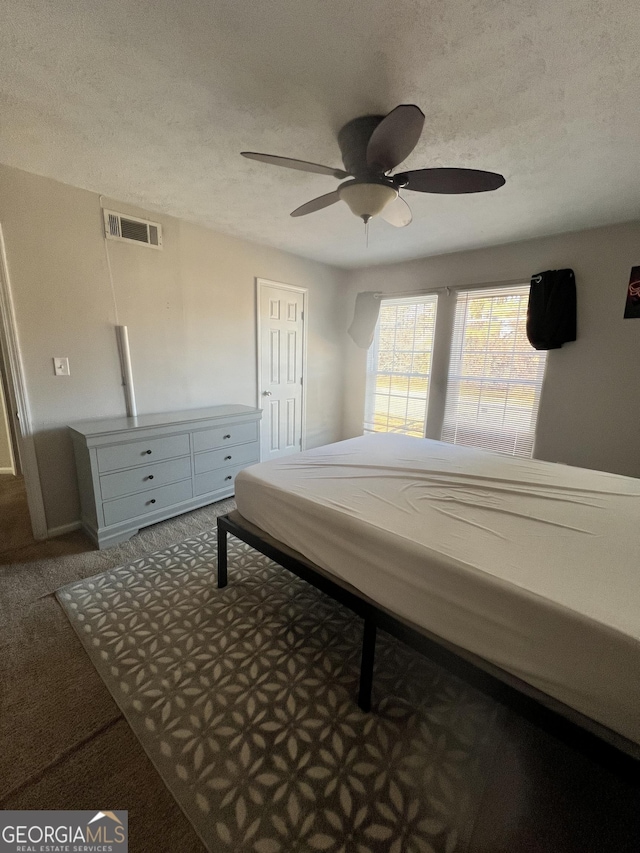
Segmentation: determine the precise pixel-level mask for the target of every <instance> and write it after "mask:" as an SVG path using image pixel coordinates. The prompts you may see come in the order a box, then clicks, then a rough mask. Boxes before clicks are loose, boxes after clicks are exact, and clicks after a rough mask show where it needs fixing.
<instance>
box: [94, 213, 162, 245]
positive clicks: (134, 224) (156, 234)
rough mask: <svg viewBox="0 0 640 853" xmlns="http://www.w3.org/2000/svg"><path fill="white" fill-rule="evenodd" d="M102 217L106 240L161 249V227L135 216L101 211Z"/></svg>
mask: <svg viewBox="0 0 640 853" xmlns="http://www.w3.org/2000/svg"><path fill="white" fill-rule="evenodd" d="M102 213H103V215H104V236H105V237H106V239H107V240H123V241H124V242H125V243H138V244H142V245H143V246H149V247H150V248H152V249H161V248H162V226H161V225H160V224H159V223H157V222H149V221H148V220H147V219H138V218H137V217H136V216H123V215H122V214H121V213H115V212H114V211H113V210H104V209H103V211H102Z"/></svg>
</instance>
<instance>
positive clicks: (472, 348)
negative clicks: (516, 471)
mask: <svg viewBox="0 0 640 853" xmlns="http://www.w3.org/2000/svg"><path fill="white" fill-rule="evenodd" d="M528 299H529V287H528V285H523V286H521V287H503V288H496V289H492V290H484V289H483V290H469V291H460V292H459V293H458V294H457V298H456V313H455V321H454V328H453V336H452V342H451V356H450V362H449V379H448V384H447V399H446V405H445V414H444V425H443V429H442V440H443V441H449V442H451V443H452V444H464V445H468V446H472V447H482V448H485V449H487V450H498V451H500V452H502V453H508V454H511V455H512V456H527V457H530V456H532V454H533V443H534V438H535V425H536V419H537V415H538V404H539V401H540V390H541V387H542V380H543V376H544V368H545V360H546V354H545V353H544V352H538V351H536V350H534V349H533V348H532V347H531V344H530V343H529V341H528V340H527V336H526V317H527V303H528Z"/></svg>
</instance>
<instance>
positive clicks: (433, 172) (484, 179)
mask: <svg viewBox="0 0 640 853" xmlns="http://www.w3.org/2000/svg"><path fill="white" fill-rule="evenodd" d="M393 177H394V180H396V181H397V182H398V183H399V185H400V186H401V187H402V186H403V187H404V188H405V189H407V190H413V191H414V192H418V193H444V194H447V195H454V194H456V193H486V192H490V191H491V190H497V189H499V188H500V187H501V186H503V185H504V183H505V179H504V177H503V176H502V175H499V174H498V173H497V172H483V171H481V170H479V169H415V170H414V171H413V172H404V174H400V175H394V176H393Z"/></svg>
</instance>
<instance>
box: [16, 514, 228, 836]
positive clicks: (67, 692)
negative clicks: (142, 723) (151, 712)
mask: <svg viewBox="0 0 640 853" xmlns="http://www.w3.org/2000/svg"><path fill="white" fill-rule="evenodd" d="M233 506H234V504H233V502H232V501H221V502H220V503H218V504H212V505H211V506H208V507H204V508H202V509H199V510H196V511H194V512H191V513H188V514H186V515H183V516H180V517H178V518H175V519H171V520H169V521H166V522H162V523H161V524H157V525H154V526H153V527H149V528H146V529H144V530H143V531H141V532H140V534H138V535H137V536H135V537H134V538H133V539H132V540H130V541H129V542H125V543H123V544H122V545H119V546H116V547H115V548H110V549H108V550H106V551H97V550H95V549H94V548H93V546H92V545H91V543H90V542H89V540H88V539H87V538H86V537H85V536H84V534H82V533H81V532H77V533H73V534H70V535H67V536H64V537H59V538H57V539H52V540H49V541H47V542H42V543H36V542H34V541H33V540H31V541H30V542H27V543H26V544H25V545H23V546H22V547H19V548H16V549H13V550H12V551H8V550H7V551H5V552H4V554H3V557H4V561H5V565H2V566H0V747H1V748H0V808H2V809H13V808H15V809H18V808H19V809H58V808H74V809H84V808H87V809H92V808H93V807H94V805H95V803H96V802H101V803H105V802H107V803H110V805H109V808H118V809H120V808H122V809H128V810H129V826H130V834H131V849H132V851H136V853H138V851H140V853H146V851H154V853H156V851H167V853H173V851H178V850H179V851H184V853H203V851H204V847H203V846H202V843H201V842H200V840H199V839H198V837H197V835H196V834H195V832H194V831H193V828H192V827H191V824H190V823H189V822H188V821H187V819H186V818H185V817H184V815H183V814H182V812H181V810H180V808H179V807H178V805H177V804H176V803H175V801H174V799H173V797H172V796H171V794H169V792H168V791H167V789H166V787H165V785H164V784H163V782H162V780H161V779H160V777H159V776H158V774H157V773H156V771H155V770H154V768H153V766H152V764H151V762H150V761H149V760H148V759H147V757H146V755H145V753H144V750H143V749H142V747H141V746H140V744H139V742H138V741H137V739H136V738H135V736H134V735H133V734H132V732H131V730H130V728H129V726H128V724H127V723H126V722H125V721H124V720H123V718H122V714H121V712H120V710H119V708H118V706H117V705H116V703H115V702H114V701H113V699H112V698H111V696H110V694H109V692H108V691H107V690H106V688H105V686H104V684H103V682H102V680H101V679H100V677H99V676H98V674H97V672H96V671H95V668H94V667H93V665H92V664H91V661H90V660H89V658H88V657H87V656H86V654H85V653H84V651H83V649H82V647H81V645H80V644H79V643H78V640H77V637H76V635H75V633H74V631H73V629H72V628H71V625H70V624H69V622H68V620H67V618H66V617H65V615H64V613H63V611H62V610H61V609H60V606H59V604H58V602H57V601H56V599H55V590H56V589H58V588H59V587H60V586H63V585H64V584H67V583H69V582H71V581H73V580H76V579H79V578H84V577H88V576H91V575H94V574H96V573H97V572H101V571H105V570H106V569H108V568H111V567H115V566H119V565H122V564H123V563H128V562H130V561H131V560H134V559H136V558H137V557H140V556H141V555H144V554H146V553H152V552H154V551H158V550H161V549H163V548H166V547H168V546H170V545H172V544H174V543H176V542H180V541H182V540H184V539H186V538H188V537H189V536H193V535H194V534H197V533H200V532H202V531H204V530H211V529H212V528H213V527H214V525H215V519H216V516H217V515H219V514H222V513H225V512H229V510H230V509H231V508H233ZM96 808H101V806H96Z"/></svg>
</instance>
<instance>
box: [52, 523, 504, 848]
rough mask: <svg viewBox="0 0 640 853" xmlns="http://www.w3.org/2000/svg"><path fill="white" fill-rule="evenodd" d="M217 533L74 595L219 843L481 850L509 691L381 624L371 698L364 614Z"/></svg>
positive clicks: (134, 712) (122, 697)
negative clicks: (222, 555) (365, 696)
mask: <svg viewBox="0 0 640 853" xmlns="http://www.w3.org/2000/svg"><path fill="white" fill-rule="evenodd" d="M215 555H216V534H215V532H207V533H204V534H201V535H199V536H196V537H194V538H192V539H189V540H187V541H186V542H182V543H180V544H179V545H175V546H173V547H171V548H167V549H166V550H165V551H162V552H159V553H156V554H152V555H148V556H145V557H143V558H141V559H139V560H136V561H135V562H133V563H131V564H130V565H128V566H122V567H120V568H117V569H113V570H111V571H107V572H105V573H104V574H102V575H99V576H97V577H94V578H89V579H86V580H82V581H77V582H74V583H72V584H70V585H68V586H66V587H63V588H62V589H61V590H58V592H57V596H58V600H59V602H60V604H61V605H62V607H63V608H64V610H65V612H66V613H67V615H68V617H69V619H70V621H71V623H72V625H73V627H74V629H75V630H76V632H77V633H78V636H79V637H80V639H81V641H82V643H83V645H84V647H85V649H86V651H87V652H88V654H89V656H90V657H91V660H92V661H93V663H94V665H95V666H96V669H97V670H98V672H99V673H100V675H101V677H102V678H103V680H104V682H105V684H106V685H107V687H108V688H109V690H110V691H111V693H112V695H113V696H114V698H115V700H116V702H117V703H118V705H119V706H120V708H121V709H122V711H123V713H124V715H125V717H126V719H127V721H128V722H129V724H130V726H131V727H132V729H133V731H134V732H135V734H136V735H137V737H138V738H139V739H140V741H141V742H142V744H143V746H144V748H145V750H146V752H147V754H148V755H149V757H150V758H151V760H152V761H153V763H154V765H155V767H156V768H157V770H158V772H159V773H160V775H161V776H162V778H163V780H164V782H165V784H166V785H167V787H168V788H169V790H170V791H171V792H172V794H173V795H174V797H175V798H176V800H177V801H178V803H179V804H180V806H181V807H182V809H183V810H184V812H185V813H186V815H187V816H188V817H189V819H190V820H191V822H192V823H193V825H194V827H195V828H196V830H197V832H198V833H199V835H200V837H201V838H202V840H203V842H204V844H205V846H206V847H207V848H208V849H209V850H211V851H255V853H294V852H295V851H331V853H340V851H342V853H352V851H353V853H356V851H357V853H382V851H384V853H413V851H415V853H457V852H458V851H464V850H465V849H466V846H467V845H466V842H467V840H468V839H467V833H468V829H469V826H470V820H471V818H472V816H473V814H474V811H475V809H476V808H477V804H478V798H479V792H480V790H481V785H480V779H481V775H482V769H483V766H485V764H486V762H487V761H489V759H490V743H491V741H492V737H491V735H492V732H493V729H494V726H495V722H496V715H497V706H496V705H495V704H494V703H493V702H491V701H490V700H488V699H486V698H485V697H483V696H482V695H481V694H479V693H477V692H475V691H473V690H471V689H470V688H468V687H466V686H465V685H464V684H463V683H462V682H460V681H459V680H457V679H456V678H454V677H452V676H451V675H449V674H447V673H445V672H444V671H443V670H441V669H439V668H438V667H436V666H434V665H432V664H430V663H429V662H428V661H426V660H425V659H424V658H423V657H421V656H420V655H418V654H417V653H415V652H413V651H411V650H410V649H408V648H406V647H405V646H403V645H401V644H400V643H397V642H396V641H394V640H392V639H391V638H389V637H388V636H386V635H385V634H380V635H379V638H378V644H377V654H376V668H375V675H374V696H373V700H374V705H373V711H372V712H371V713H369V714H364V713H362V712H361V711H360V710H359V708H358V707H357V705H356V699H355V697H356V693H357V683H358V673H359V656H360V641H361V631H362V627H361V623H360V620H359V619H358V618H357V617H355V616H353V615H352V614H351V613H350V611H348V610H346V609H345V608H344V607H342V606H341V605H338V604H337V603H336V602H334V601H333V600H332V599H330V598H328V597H326V596H325V595H323V594H322V593H320V592H318V591H317V590H316V589H315V588H313V587H312V586H310V585H308V584H306V583H305V582H304V581H301V580H299V579H298V578H296V577H294V576H293V575H291V574H290V573H289V572H287V571H285V570H284V569H282V568H280V567H279V566H276V565H275V564H274V563H273V562H271V561H270V560H268V559H267V558H266V557H264V556H262V555H261V554H258V553H257V552H256V551H254V550H253V549H251V548H250V547H249V546H248V545H245V543H242V542H239V541H238V540H236V539H234V538H233V537H230V538H229V585H228V586H227V587H226V588H225V589H222V590H218V589H217V588H216V585H215Z"/></svg>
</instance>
